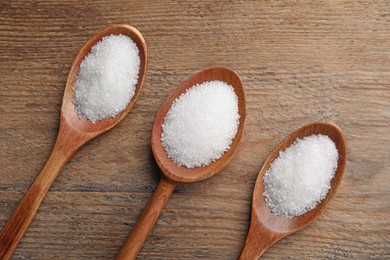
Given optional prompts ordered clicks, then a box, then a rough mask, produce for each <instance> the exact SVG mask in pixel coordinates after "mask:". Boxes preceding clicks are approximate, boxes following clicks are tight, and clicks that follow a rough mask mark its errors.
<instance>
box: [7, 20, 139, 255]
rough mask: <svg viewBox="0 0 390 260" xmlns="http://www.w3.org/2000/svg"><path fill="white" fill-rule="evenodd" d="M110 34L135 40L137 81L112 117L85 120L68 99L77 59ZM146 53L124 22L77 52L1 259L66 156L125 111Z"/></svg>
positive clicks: (11, 222) (12, 247)
mask: <svg viewBox="0 0 390 260" xmlns="http://www.w3.org/2000/svg"><path fill="white" fill-rule="evenodd" d="M111 34H122V35H127V36H129V37H130V38H131V39H132V40H133V41H134V42H135V43H136V44H137V47H138V49H139V55H140V60H141V65H140V71H139V74H138V83H137V86H136V89H135V94H134V96H133V98H132V99H131V101H130V103H129V104H128V105H127V107H126V109H125V110H124V111H122V112H121V113H119V114H118V115H117V116H115V117H112V118H108V119H104V120H98V121H97V122H96V123H94V124H93V123H92V122H91V121H89V120H86V119H80V118H79V117H78V115H77V112H76V110H75V107H74V105H73V102H72V99H73V89H72V87H73V84H74V83H75V80H76V76H77V73H78V70H79V67H80V63H81V61H82V60H83V59H84V57H85V56H86V55H87V54H88V53H89V51H90V50H91V47H92V46H93V45H95V44H96V43H97V42H98V41H100V40H101V39H102V37H104V36H107V35H111ZM146 56H147V50H146V44H145V40H144V39H143V37H142V35H141V33H140V32H139V31H138V30H137V29H135V28H134V27H131V26H128V25H113V26H111V27H108V28H106V29H104V30H103V31H101V32H99V33H97V34H96V35H95V36H93V37H92V38H91V39H90V40H89V41H88V42H87V43H86V44H85V45H84V47H83V48H82V49H81V50H80V52H79V53H78V54H77V56H76V58H75V60H74V62H73V64H72V67H71V68H70V72H69V75H68V79H67V82H66V87H65V92H64V96H63V99H62V107H61V116H60V127H59V132H58V136H57V141H56V143H55V145H54V147H53V150H52V152H51V155H50V157H49V159H48V161H47V162H46V164H45V166H44V167H43V169H42V171H41V173H40V174H39V175H38V176H37V177H36V179H35V180H34V182H33V184H32V185H31V187H30V188H29V189H28V191H27V193H26V194H25V196H24V197H23V199H22V201H21V202H20V203H19V206H18V207H17V208H16V210H15V211H14V213H13V214H12V216H11V217H10V218H9V220H8V222H7V223H6V224H5V226H4V227H3V229H2V230H1V233H0V259H3V260H4V259H9V258H10V257H11V255H12V253H13V251H14V250H15V248H16V246H17V245H18V243H19V241H20V240H21V239H22V237H23V235H24V233H25V232H26V230H27V228H28V226H29V224H30V223H31V221H32V219H33V217H34V215H35V213H36V211H37V210H38V207H39V205H40V204H41V202H42V200H43V198H44V196H45V195H46V193H47V191H48V190H49V188H50V186H51V185H52V183H53V182H54V180H55V179H56V177H57V176H58V174H59V172H60V171H61V169H62V168H63V167H64V165H65V164H66V162H67V161H68V160H69V159H70V157H71V156H72V155H73V154H74V153H75V152H76V151H77V150H78V149H80V147H81V146H82V145H83V144H85V143H86V142H88V141H89V140H91V139H93V138H95V137H96V136H98V135H100V134H103V133H104V132H106V131H108V130H109V129H111V128H112V127H114V126H115V125H116V124H118V123H119V122H120V121H121V120H122V119H123V118H124V117H125V116H126V115H127V114H128V113H129V111H130V110H131V108H132V107H133V105H134V103H135V101H136V100H137V97H138V95H139V93H140V90H141V88H142V83H143V81H144V77H145V70H146V63H147V58H146Z"/></svg>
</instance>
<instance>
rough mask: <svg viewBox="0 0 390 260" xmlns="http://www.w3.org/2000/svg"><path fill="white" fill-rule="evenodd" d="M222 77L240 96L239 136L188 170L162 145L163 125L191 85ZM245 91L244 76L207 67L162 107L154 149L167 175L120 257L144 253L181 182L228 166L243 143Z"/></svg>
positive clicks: (153, 140) (155, 129)
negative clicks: (213, 156)
mask: <svg viewBox="0 0 390 260" xmlns="http://www.w3.org/2000/svg"><path fill="white" fill-rule="evenodd" d="M211 80H220V81H224V82H226V83H227V84H229V85H232V86H233V88H234V92H235V93H236V95H237V96H238V109H239V114H240V123H239V127H238V131H237V134H236V136H235V137H234V140H233V143H232V145H231V146H230V149H229V150H228V151H226V153H225V154H224V155H223V156H222V157H221V158H220V159H218V160H217V161H215V162H214V163H211V164H209V165H207V166H204V167H198V168H192V169H188V168H186V167H179V166H177V165H176V164H175V163H174V162H173V161H172V160H171V159H170V158H168V155H167V153H166V152H165V150H164V148H163V147H162V144H161V132H162V127H161V126H162V124H163V122H164V118H165V115H166V114H167V112H168V110H169V108H170V107H171V105H172V102H173V101H174V100H175V99H176V98H177V97H179V96H180V95H181V94H182V93H184V92H185V91H186V90H187V89H188V88H190V87H192V86H193V85H195V84H198V83H203V82H205V81H211ZM245 115H246V110H245V93H244V89H243V86H242V83H241V80H240V77H239V76H238V75H237V74H236V73H235V72H233V71H232V70H230V69H227V68H211V69H206V70H203V71H201V72H199V73H197V74H195V75H194V76H192V77H191V78H189V79H187V80H186V81H185V82H184V83H183V84H182V85H181V86H180V87H179V88H177V89H176V90H175V91H174V92H173V93H172V94H171V95H170V96H169V97H168V99H167V100H166V101H165V102H164V104H163V105H162V106H161V108H160V111H159V112H158V114H157V116H156V120H155V122H154V125H153V130H152V150H153V154H154V157H155V159H156V161H157V164H158V166H159V167H160V169H161V171H162V173H163V176H162V177H161V180H160V183H159V185H158V187H157V189H156V191H155V192H154V194H153V196H152V197H151V199H150V200H149V203H148V205H147V206H146V208H145V210H144V211H143V213H142V215H141V216H140V218H139V220H138V222H137V223H136V225H135V227H134V228H133V230H132V232H131V233H130V235H129V238H128V240H127V241H126V243H125V244H124V246H123V247H122V250H121V251H120V253H119V255H118V258H117V259H121V260H122V259H135V258H136V256H137V254H138V253H139V252H140V250H141V248H142V245H143V244H144V242H145V240H146V238H147V237H148V235H149V233H150V231H151V230H152V228H153V226H154V224H155V222H156V221H157V219H158V217H159V215H160V213H161V211H162V210H163V208H164V206H165V204H166V203H167V201H168V198H169V197H170V196H171V194H172V192H173V190H174V189H175V187H176V186H177V185H178V184H183V183H189V182H196V181H201V180H204V179H207V178H209V177H211V176H213V175H215V174H216V173H218V172H219V171H220V170H221V169H222V168H223V167H225V166H226V165H227V164H228V162H229V161H230V159H231V158H232V156H233V154H234V152H235V151H236V149H237V146H238V144H239V142H240V139H241V136H242V133H243V131H244V124H245Z"/></svg>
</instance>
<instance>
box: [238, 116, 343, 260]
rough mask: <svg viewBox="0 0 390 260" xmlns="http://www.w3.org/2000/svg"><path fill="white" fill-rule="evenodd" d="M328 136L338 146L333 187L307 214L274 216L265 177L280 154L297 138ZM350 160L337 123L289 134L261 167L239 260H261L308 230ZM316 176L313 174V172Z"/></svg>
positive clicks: (316, 124) (303, 128)
mask: <svg viewBox="0 0 390 260" xmlns="http://www.w3.org/2000/svg"><path fill="white" fill-rule="evenodd" d="M313 134H314V135H318V134H322V135H327V136H329V138H330V139H331V140H332V141H333V142H334V143H335V145H336V148H337V151H338V154H339V158H338V162H337V169H336V172H335V175H334V177H333V179H332V181H331V187H330V190H329V191H328V194H327V195H326V197H325V198H324V199H323V200H322V201H321V202H320V203H319V204H318V205H317V206H316V207H315V208H314V209H312V210H310V211H308V212H307V213H306V214H304V215H301V216H297V217H292V218H285V217H280V216H277V215H275V214H273V213H272V212H271V210H270V208H269V207H268V206H267V204H266V201H265V199H264V196H263V192H264V180H263V177H264V174H265V173H266V172H267V170H268V168H269V167H270V165H271V163H272V162H273V161H274V160H275V159H276V158H277V157H278V155H279V152H280V151H284V150H285V149H286V148H287V147H289V146H290V145H292V144H293V143H294V142H295V141H296V140H297V139H298V138H299V139H302V138H304V137H305V136H310V135H313ZM346 160H347V142H346V139H345V136H344V134H343V132H342V131H341V129H340V128H339V127H337V126H336V125H334V124H331V123H325V122H315V123H312V124H309V125H306V126H304V127H302V128H300V129H298V130H297V131H295V132H293V133H292V134H290V135H289V136H288V137H287V138H286V139H284V140H283V141H282V142H281V143H280V144H279V145H278V146H276V148H275V149H274V150H273V151H272V152H271V154H270V155H269V156H268V158H267V160H266V161H265V163H264V165H263V167H262V168H261V170H260V172H259V175H258V177H257V180H256V184H255V187H254V192H253V197H252V215H251V223H250V227H249V232H248V236H247V238H246V242H245V245H244V248H243V250H242V252H241V256H240V257H239V259H240V260H253V259H258V258H259V257H260V256H261V255H262V254H263V253H264V252H265V251H266V250H267V249H268V248H270V247H271V246H272V245H273V244H275V243H276V242H278V241H279V240H281V239H282V238H284V237H286V236H288V235H290V234H292V233H294V232H296V231H298V230H300V229H302V228H304V227H306V226H307V225H309V224H310V223H312V222H313V221H314V220H316V219H317V218H318V217H319V216H320V215H321V213H322V211H323V210H324V209H325V207H326V205H327V204H328V203H329V201H330V200H331V199H332V197H333V196H334V194H335V193H336V191H337V188H338V187H339V185H340V182H341V179H342V177H343V174H344V169H345V164H346ZM313 174H314V173H313Z"/></svg>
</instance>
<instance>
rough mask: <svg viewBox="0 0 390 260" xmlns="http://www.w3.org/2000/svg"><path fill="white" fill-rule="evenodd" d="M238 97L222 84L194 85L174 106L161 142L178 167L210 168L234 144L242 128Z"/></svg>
mask: <svg viewBox="0 0 390 260" xmlns="http://www.w3.org/2000/svg"><path fill="white" fill-rule="evenodd" d="M239 118H240V115H239V114H238V98H237V95H236V93H235V92H234V89H233V87H232V86H230V85H228V84H226V83H225V82H222V81H209V82H204V83H202V84H198V85H194V86H192V87H191V88H190V89H188V90H187V91H186V92H185V93H183V94H182V95H180V96H179V97H178V98H177V99H176V100H175V101H174V102H173V104H172V106H171V108H170V109H169V111H168V113H167V115H166V116H165V119H164V124H163V125H162V134H161V142H162V145H163V147H164V149H165V151H166V152H167V154H168V156H169V158H171V159H172V160H173V161H174V162H175V163H176V164H177V165H179V166H183V165H184V166H186V167H187V168H194V167H200V166H204V165H208V164H210V163H212V162H214V161H215V160H217V159H219V158H220V157H221V156H222V155H223V154H224V153H225V152H226V151H227V150H228V149H229V148H230V145H231V144H232V142H233V138H234V137H235V135H236V133H237V129H238V125H239Z"/></svg>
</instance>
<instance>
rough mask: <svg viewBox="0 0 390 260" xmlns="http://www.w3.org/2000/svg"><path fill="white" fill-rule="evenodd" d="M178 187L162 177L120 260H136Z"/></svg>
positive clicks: (123, 249)
mask: <svg viewBox="0 0 390 260" xmlns="http://www.w3.org/2000/svg"><path fill="white" fill-rule="evenodd" d="M176 185H177V184H176V183H175V182H173V181H170V180H168V179H167V178H166V177H164V176H162V177H161V180H160V183H159V185H158V187H157V189H156V191H155V192H154V193H153V196H152V197H151V198H150V200H149V202H148V205H147V206H146V208H145V209H144V211H143V212H142V215H141V216H140V218H139V219H138V221H137V223H136V225H135V227H134V228H133V230H132V231H131V233H130V235H129V238H128V239H127V241H126V243H125V244H124V245H123V247H122V250H121V251H120V253H119V255H118V257H117V259H118V260H130V259H135V258H136V256H137V255H138V253H139V252H140V251H141V248H142V246H143V244H144V243H145V241H146V238H147V237H148V235H149V233H150V231H151V230H152V228H153V226H154V224H155V223H156V221H157V219H158V217H159V216H160V213H161V211H162V210H163V208H164V207H165V204H167V201H168V199H169V197H170V196H171V194H172V192H173V190H174V189H175V187H176Z"/></svg>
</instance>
